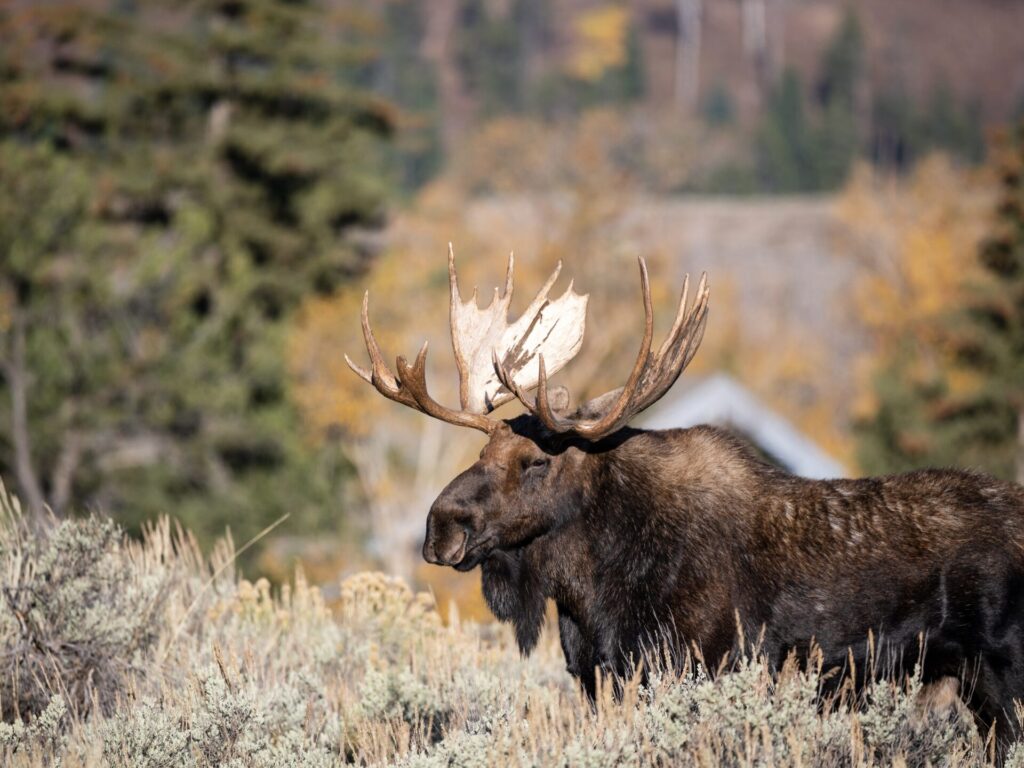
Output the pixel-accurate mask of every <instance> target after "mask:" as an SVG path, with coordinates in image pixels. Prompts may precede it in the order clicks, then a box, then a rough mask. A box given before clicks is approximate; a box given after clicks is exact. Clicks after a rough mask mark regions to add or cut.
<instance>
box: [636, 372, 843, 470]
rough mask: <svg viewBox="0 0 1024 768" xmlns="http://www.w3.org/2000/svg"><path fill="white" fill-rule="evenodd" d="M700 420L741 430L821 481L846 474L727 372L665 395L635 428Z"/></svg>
mask: <svg viewBox="0 0 1024 768" xmlns="http://www.w3.org/2000/svg"><path fill="white" fill-rule="evenodd" d="M697 424H715V425H718V426H720V427H726V428H729V429H733V430H735V431H737V432H739V433H741V434H742V435H743V436H744V437H746V438H748V439H749V440H751V441H752V442H754V443H755V444H757V446H758V447H760V448H761V449H762V450H763V451H765V452H766V453H767V454H769V455H770V456H771V457H772V458H774V459H776V460H777V461H779V462H780V463H781V464H782V466H783V467H785V469H787V470H788V471H790V472H792V473H793V474H796V475H802V476H803V477H810V478H818V479H826V478H835V477H845V476H846V469H845V468H844V467H843V465H842V464H840V463H839V462H838V461H836V460H835V459H833V458H832V457H831V456H829V455H828V454H826V453H825V452H824V451H822V450H821V449H820V448H819V447H818V446H817V445H816V444H815V443H814V442H813V441H812V440H811V439H810V438H808V437H807V436H805V435H804V434H802V433H801V432H800V431H799V430H797V429H796V427H794V426H793V425H792V424H790V423H789V422H788V421H786V420H785V419H784V418H782V417H781V416H779V415H778V414H777V413H775V412H774V411H772V410H771V409H770V408H768V406H766V405H765V404H764V403H762V402H761V401H759V400H758V399H757V398H755V397H754V396H753V395H752V394H751V393H750V392H748V391H747V390H746V389H745V388H744V387H743V386H742V385H741V384H739V382H737V381H735V380H734V379H732V378H731V377H729V376H727V375H726V374H724V373H718V374H714V375H713V376H709V377H708V378H706V379H704V380H703V381H701V382H699V383H698V384H696V385H694V386H693V387H691V388H689V389H686V390H683V391H681V392H679V393H678V394H676V395H675V396H674V397H673V396H671V395H669V396H667V397H666V398H665V399H663V400H662V401H661V402H660V403H659V404H658V405H657V406H656V407H655V408H653V409H651V410H650V411H649V412H647V413H645V414H643V416H642V417H640V418H639V419H637V426H639V427H644V428H645V429H671V428H674V427H692V426H696V425H697Z"/></svg>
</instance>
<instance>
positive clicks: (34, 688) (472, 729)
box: [0, 497, 1024, 768]
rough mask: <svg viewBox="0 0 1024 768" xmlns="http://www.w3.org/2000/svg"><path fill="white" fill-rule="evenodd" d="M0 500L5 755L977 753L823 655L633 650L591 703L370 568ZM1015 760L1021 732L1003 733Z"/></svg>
mask: <svg viewBox="0 0 1024 768" xmlns="http://www.w3.org/2000/svg"><path fill="white" fill-rule="evenodd" d="M0 506H2V510H0V515H2V522H0V556H2V558H3V563H2V565H3V570H2V579H3V583H2V585H0V586H2V590H3V591H2V598H3V599H2V601H0V603H2V605H0V654H3V659H4V662H5V663H4V665H3V673H2V674H3V677H2V681H0V696H2V699H0V707H2V711H3V716H4V721H3V723H0V750H2V762H3V764H4V765H11V766H43V765H53V764H56V763H59V764H60V765H63V766H139V767H142V768H172V767H174V768H177V767H179V766H180V767H182V768H184V767H185V766H189V767H193V766H194V767H200V766H202V767H204V768H205V767H206V766H239V767H241V766H267V767H268V768H270V767H273V768H284V767H285V766H337V765H346V764H355V765H367V766H385V765H398V766H408V767H409V768H413V767H416V768H433V767H434V766H438V767H440V766H465V767H466V768H469V767H471V766H481V768H482V767H483V766H494V765H497V766H513V765H514V766H549V765H553V766H639V765H702V766H712V765H737V766H738V765H744V766H747V765H750V766H871V765H894V764H895V765H926V764H931V765H937V766H938V765H947V766H975V765H979V766H980V765H985V764H987V760H986V755H987V752H986V744H985V739H984V736H983V735H982V734H979V733H978V732H977V730H976V729H975V727H974V725H973V723H972V722H971V720H970V718H969V716H968V715H966V714H965V713H964V710H963V709H962V708H960V707H957V706H946V707H938V708H935V707H929V706H926V705H925V704H924V703H923V700H922V697H921V695H920V690H921V683H920V681H919V680H916V679H914V678H911V679H909V680H901V681H890V680H883V681H880V682H878V683H875V684H874V685H872V686H871V687H870V688H869V689H868V690H867V691H866V692H864V694H863V696H861V697H856V698H854V697H848V698H844V699H843V700H842V701H839V702H833V703H830V704H829V703H823V702H822V700H821V694H820V691H821V689H822V677H823V675H827V674H828V673H829V671H828V670H819V669H817V668H814V667H813V665H812V668H811V669H809V670H808V669H800V668H798V667H797V666H796V665H788V666H787V667H786V668H785V669H784V670H783V671H782V673H781V674H779V675H776V676H772V675H770V674H768V672H767V671H766V669H765V667H764V666H763V665H762V664H761V663H760V662H759V661H758V660H757V658H756V657H755V656H752V657H751V658H749V659H747V660H745V661H744V662H743V663H741V664H739V665H738V666H737V667H736V668H735V669H734V670H732V671H730V672H729V673H728V674H721V675H710V676H709V675H708V674H706V673H705V672H704V671H703V670H701V669H699V668H696V669H695V670H692V671H691V674H688V675H685V676H683V677H679V676H676V675H673V674H669V673H667V672H665V671H660V670H658V669H657V668H656V665H655V668H653V671H651V673H650V674H649V676H648V679H647V682H646V684H643V685H641V684H640V682H639V679H635V680H632V681H629V682H627V683H626V684H625V686H624V693H623V699H622V701H621V702H616V701H614V700H613V698H612V696H611V695H610V686H605V687H604V688H603V690H602V692H601V695H600V696H599V699H598V701H597V704H596V705H595V706H593V707H592V706H591V705H590V704H589V703H588V702H587V701H586V700H585V699H584V698H583V697H582V696H581V695H580V693H579V692H578V690H577V687H576V685H575V683H574V682H573V681H572V680H571V679H570V677H569V675H568V674H567V673H566V672H565V670H564V668H563V662H562V660H561V658H560V652H559V651H558V649H557V647H556V646H555V641H554V639H553V638H552V635H553V634H554V633H550V632H549V633H546V634H545V641H544V642H542V644H541V648H540V650H539V651H538V652H537V653H535V654H534V655H533V656H532V657H531V658H530V659H529V660H523V659H522V658H521V657H520V655H519V652H518V650H517V649H516V646H515V642H514V639H513V638H512V636H511V633H509V632H507V631H506V630H505V629H504V628H500V627H495V626H493V625H484V626H475V625H466V624H460V623H459V622H458V620H457V618H456V619H454V620H453V621H451V622H450V623H449V624H448V625H445V624H444V623H442V621H441V619H440V617H439V614H438V612H437V610H436V607H435V605H434V601H433V599H432V598H431V596H430V595H428V594H425V593H419V594H416V593H414V592H413V591H412V590H410V589H409V587H408V586H407V585H406V584H404V583H403V582H401V581H399V580H396V579H394V578H391V577H388V576H385V575H382V574H373V573H364V574H358V575H356V576H352V577H350V578H347V579H345V580H344V581H343V582H342V584H341V589H340V594H339V596H338V599H337V600H336V604H332V605H328V603H327V602H326V601H325V599H324V596H323V594H322V592H321V590H320V589H319V588H317V587H315V586H312V585H310V584H308V583H307V581H306V580H305V579H304V578H303V576H302V574H301V573H298V574H296V576H295V579H294V582H293V583H292V584H290V585H285V586H283V587H281V588H280V589H279V590H273V589H272V588H271V586H270V585H269V584H268V583H267V582H266V581H265V580H259V581H257V582H256V583H250V582H249V581H246V580H245V579H242V578H239V577H238V576H237V575H236V574H235V573H234V572H233V569H232V567H231V562H232V556H231V548H230V544H229V543H224V544H223V545H221V546H220V547H218V548H217V549H216V550H215V551H214V553H213V554H212V555H211V556H210V557H202V556H201V555H200V554H199V551H198V549H197V547H196V546H195V543H194V541H193V540H192V539H191V538H190V537H189V536H188V535H187V534H186V533H184V532H181V531H174V530H173V529H172V527H171V525H170V524H169V523H168V522H167V521H161V522H160V523H159V524H157V525H155V526H153V527H151V528H150V529H149V530H148V531H147V532H146V534H145V536H144V538H143V540H142V541H141V542H134V541H129V540H127V539H126V538H125V537H124V536H123V535H122V533H121V532H120V531H118V530H117V529H116V527H114V526H113V525H112V524H111V523H110V522H109V521H105V520H102V519H100V518H96V517H93V518H88V519H83V520H66V521H62V522H59V523H57V522H53V523H51V524H49V525H46V526H44V528H43V529H42V530H30V529H29V528H28V527H27V526H26V524H25V522H24V520H23V519H22V517H21V515H20V513H19V511H18V509H17V504H16V502H14V501H12V500H10V499H8V498H6V497H4V499H3V503H2V505H0ZM1008 762H1009V763H1010V764H1012V765H1017V766H1024V751H1019V750H1015V751H1014V752H1012V753H1011V754H1010V755H1009V758H1008Z"/></svg>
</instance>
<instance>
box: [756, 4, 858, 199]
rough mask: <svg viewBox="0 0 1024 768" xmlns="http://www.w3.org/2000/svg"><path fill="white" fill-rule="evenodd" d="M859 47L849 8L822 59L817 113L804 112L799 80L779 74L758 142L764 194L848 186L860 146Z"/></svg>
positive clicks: (759, 165)
mask: <svg viewBox="0 0 1024 768" xmlns="http://www.w3.org/2000/svg"><path fill="white" fill-rule="evenodd" d="M863 47H864V43H863V39H862V33H861V29H860V23H859V22H858V21H857V17H856V14H855V12H854V11H853V9H852V8H851V9H850V10H849V11H848V12H847V15H846V16H845V18H844V20H843V23H842V24H841V25H840V27H839V29H838V30H837V31H836V34H835V37H834V38H833V40H832V42H831V44H830V45H829V47H828V48H827V49H826V50H825V53H824V55H823V57H822V63H821V67H820V69H821V74H820V79H819V82H818V86H817V99H816V100H815V102H814V106H815V107H816V111H809V110H808V109H807V106H806V103H805V99H804V94H803V88H802V85H801V82H800V78H799V76H798V75H797V74H796V73H795V72H794V71H787V72H786V73H784V74H783V76H782V79H781V80H780V82H779V84H778V85H777V86H776V88H775V89H774V91H773V92H772V94H771V96H770V98H769V100H768V104H767V107H766V109H765V113H764V116H763V117H762V120H761V124H760V126H759V129H758V132H757V137H756V146H757V157H758V173H759V175H760V177H761V183H762V185H763V186H764V187H765V188H766V189H768V190H770V191H773V192H811V191H819V190H830V189H836V188H837V187H839V186H840V185H841V184H842V183H843V182H844V181H845V180H846V177H847V174H848V173H849V170H850V167H851V165H852V164H853V161H854V159H855V158H856V157H857V155H858V153H859V151H860V144H861V138H860V133H859V131H858V126H857V120H856V114H857V109H856V107H857V89H858V86H859V82H860V78H861V75H862V70H863V57H864V56H863Z"/></svg>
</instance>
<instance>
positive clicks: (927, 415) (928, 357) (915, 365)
mask: <svg viewBox="0 0 1024 768" xmlns="http://www.w3.org/2000/svg"><path fill="white" fill-rule="evenodd" d="M994 168H995V171H996V175H997V176H998V180H999V186H1000V202H999V204H998V207H997V210H996V212H995V216H994V219H993V224H992V233H991V234H990V235H989V237H988V238H987V239H985V240H984V241H983V242H982V244H981V245H980V247H979V250H978V269H977V271H976V272H977V275H978V276H977V277H975V276H971V277H969V278H967V280H968V282H967V283H966V284H965V285H964V286H963V288H962V290H961V292H960V295H961V297H962V298H960V299H959V300H958V302H956V304H958V305H954V306H950V307H949V308H948V310H946V311H945V312H944V313H943V315H942V316H941V317H940V318H939V319H938V321H937V322H936V323H935V324H934V328H930V329H929V331H930V332H929V334H928V338H927V339H926V340H923V339H920V338H913V337H909V338H906V339H900V340H899V343H897V344H895V345H894V349H893V351H892V353H891V354H890V356H889V361H888V363H887V364H886V365H885V366H883V367H882V368H881V369H880V371H879V373H878V375H877V376H876V378H875V381H874V390H875V391H874V394H875V399H876V401H877V403H876V406H875V408H874V409H873V412H872V413H871V415H870V416H869V417H868V418H867V419H865V420H864V421H863V422H861V423H860V424H859V425H858V429H857V432H858V442H859V455H860V463H861V465H862V467H863V468H864V469H865V470H866V471H869V472H890V471H902V470H908V469H915V468H919V467H925V466H948V465H957V466H963V467H969V468H974V469H980V470H984V471H986V472H990V473H992V474H994V475H996V476H999V477H1004V478H1007V479H1010V478H1014V477H1016V478H1017V480H1018V481H1024V126H1022V127H1019V128H1018V129H1017V130H1016V131H1015V132H1014V134H1013V137H1012V139H1011V140H1009V141H1006V142H1005V145H1004V147H1003V149H1002V151H1001V153H1000V155H999V158H998V160H997V161H996V162H995V165H994Z"/></svg>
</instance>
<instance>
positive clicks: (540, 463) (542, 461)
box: [523, 456, 548, 469]
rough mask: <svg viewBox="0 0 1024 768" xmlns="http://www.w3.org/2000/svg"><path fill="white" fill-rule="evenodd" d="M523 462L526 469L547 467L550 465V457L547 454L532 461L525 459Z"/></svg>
mask: <svg viewBox="0 0 1024 768" xmlns="http://www.w3.org/2000/svg"><path fill="white" fill-rule="evenodd" d="M523 464H524V465H525V468H526V469H537V468H539V467H546V466H547V465H548V458H547V457H546V456H542V457H540V458H537V459H533V460H532V461H525V462H523Z"/></svg>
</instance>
